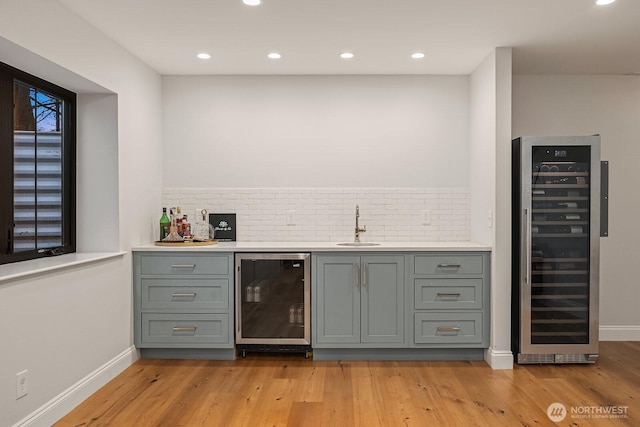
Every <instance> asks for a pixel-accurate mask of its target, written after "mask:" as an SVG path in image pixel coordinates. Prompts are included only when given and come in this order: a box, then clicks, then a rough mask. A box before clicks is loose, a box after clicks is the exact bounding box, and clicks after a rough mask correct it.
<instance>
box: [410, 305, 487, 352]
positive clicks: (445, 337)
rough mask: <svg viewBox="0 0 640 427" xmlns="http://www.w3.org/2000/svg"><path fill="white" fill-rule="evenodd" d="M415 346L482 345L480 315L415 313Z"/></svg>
mask: <svg viewBox="0 0 640 427" xmlns="http://www.w3.org/2000/svg"><path fill="white" fill-rule="evenodd" d="M414 322H415V324H414V340H415V343H416V344H482V327H483V325H482V313H480V312H478V313H442V314H431V313H416V314H415V319H414Z"/></svg>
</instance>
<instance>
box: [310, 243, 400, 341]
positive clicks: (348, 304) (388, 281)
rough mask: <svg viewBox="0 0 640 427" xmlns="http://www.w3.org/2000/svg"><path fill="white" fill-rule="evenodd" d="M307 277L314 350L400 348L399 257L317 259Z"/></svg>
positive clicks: (326, 256) (336, 255)
mask: <svg viewBox="0 0 640 427" xmlns="http://www.w3.org/2000/svg"><path fill="white" fill-rule="evenodd" d="M313 272H314V281H313V295H314V298H313V310H312V316H313V319H312V320H313V321H312V324H313V334H312V335H313V346H314V348H345V347H350V348H362V347H401V346H405V345H406V339H405V297H404V289H405V257H404V256H403V255H395V254H375V255H365V254H318V255H314V258H313Z"/></svg>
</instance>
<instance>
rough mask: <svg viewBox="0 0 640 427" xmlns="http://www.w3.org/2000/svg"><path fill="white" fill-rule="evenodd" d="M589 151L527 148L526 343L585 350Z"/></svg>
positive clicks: (587, 327)
mask: <svg viewBox="0 0 640 427" xmlns="http://www.w3.org/2000/svg"><path fill="white" fill-rule="evenodd" d="M590 155H591V147H589V146H566V147H562V146H561V147H558V146H554V147H544V146H534V147H532V156H531V159H532V164H531V210H530V212H531V214H530V218H528V225H526V226H527V227H529V230H528V231H529V233H528V235H529V236H530V241H529V244H530V258H529V261H528V263H529V266H528V268H529V272H530V275H529V277H530V282H531V283H530V285H531V286H530V290H531V294H530V309H531V313H530V320H531V325H530V331H529V332H530V334H531V335H530V343H531V344H534V345H535V344H552V345H554V344H555V345H562V344H588V343H589V333H590V331H589V327H590V323H589V321H590V318H589V305H590V301H589V298H590V297H589V295H590V289H589V284H590V280H589V279H590V253H589V251H590V229H591V224H590V218H591V215H590V206H591V200H590V198H591V191H590V186H591V182H590V177H591V170H590V168H591V158H590Z"/></svg>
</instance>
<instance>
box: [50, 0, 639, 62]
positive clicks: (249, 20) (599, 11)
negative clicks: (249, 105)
mask: <svg viewBox="0 0 640 427" xmlns="http://www.w3.org/2000/svg"><path fill="white" fill-rule="evenodd" d="M58 1H59V2H60V3H62V4H63V5H65V6H66V7H68V8H69V9H70V10H72V11H73V12H74V13H76V14H78V15H79V16H81V17H83V18H84V19H86V20H87V21H88V22H89V23H91V24H92V25H93V26H95V27H96V28H98V29H99V30H100V31H102V32H103V33H105V34H106V35H108V36H109V37H110V38H112V39H113V40H115V41H116V42H117V43H119V44H120V45H122V46H123V47H124V48H126V49H127V50H129V51H130V52H132V53H133V54H134V55H136V56H137V57H139V58H140V59H141V60H142V61H144V62H145V63H147V64H148V65H149V66H151V67H152V68H153V69H155V70H157V71H158V72H159V73H161V74H469V73H470V72H472V71H473V70H474V69H475V68H476V66H477V65H478V64H480V62H481V61H482V60H483V59H484V58H486V57H487V56H488V55H489V54H490V53H491V52H492V51H493V49H494V48H496V47H513V65H514V73H516V74H629V73H638V74H640V1H638V0H617V1H616V2H615V3H613V4H611V5H608V6H596V4H595V0H440V1H436V0H263V4H262V5H260V6H255V7H251V6H246V5H244V4H243V3H242V1H241V0H177V1H176V0H135V1H132V0H108V1H105V0H58ZM344 51H350V52H353V53H354V54H355V57H354V58H353V59H350V60H345V59H342V58H340V57H339V54H340V53H341V52H344ZM198 52H208V53H210V54H211V55H212V58H211V59H209V60H201V59H198V58H196V56H195V55H196V53H198ZM270 52H279V53H280V54H281V55H282V58H281V59H278V60H273V59H269V58H267V54H268V53H270ZM412 52H423V53H424V54H425V57H424V58H423V59H420V60H416V59H412V58H411V57H410V56H409V55H410V54H411V53H412Z"/></svg>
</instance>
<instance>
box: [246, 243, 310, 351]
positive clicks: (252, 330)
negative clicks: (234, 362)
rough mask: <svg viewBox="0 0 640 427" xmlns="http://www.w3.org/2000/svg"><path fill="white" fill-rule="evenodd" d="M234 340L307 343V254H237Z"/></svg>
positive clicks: (263, 342) (308, 330)
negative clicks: (235, 332)
mask: <svg viewBox="0 0 640 427" xmlns="http://www.w3.org/2000/svg"><path fill="white" fill-rule="evenodd" d="M236 263H237V270H238V271H237V273H238V277H237V282H238V283H237V289H236V298H237V309H238V313H237V322H238V325H237V326H238V331H237V337H236V342H238V343H244V344H309V343H310V336H309V333H310V327H309V323H310V322H309V320H310V314H309V307H310V304H309V295H310V292H309V254H237V255H236Z"/></svg>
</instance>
